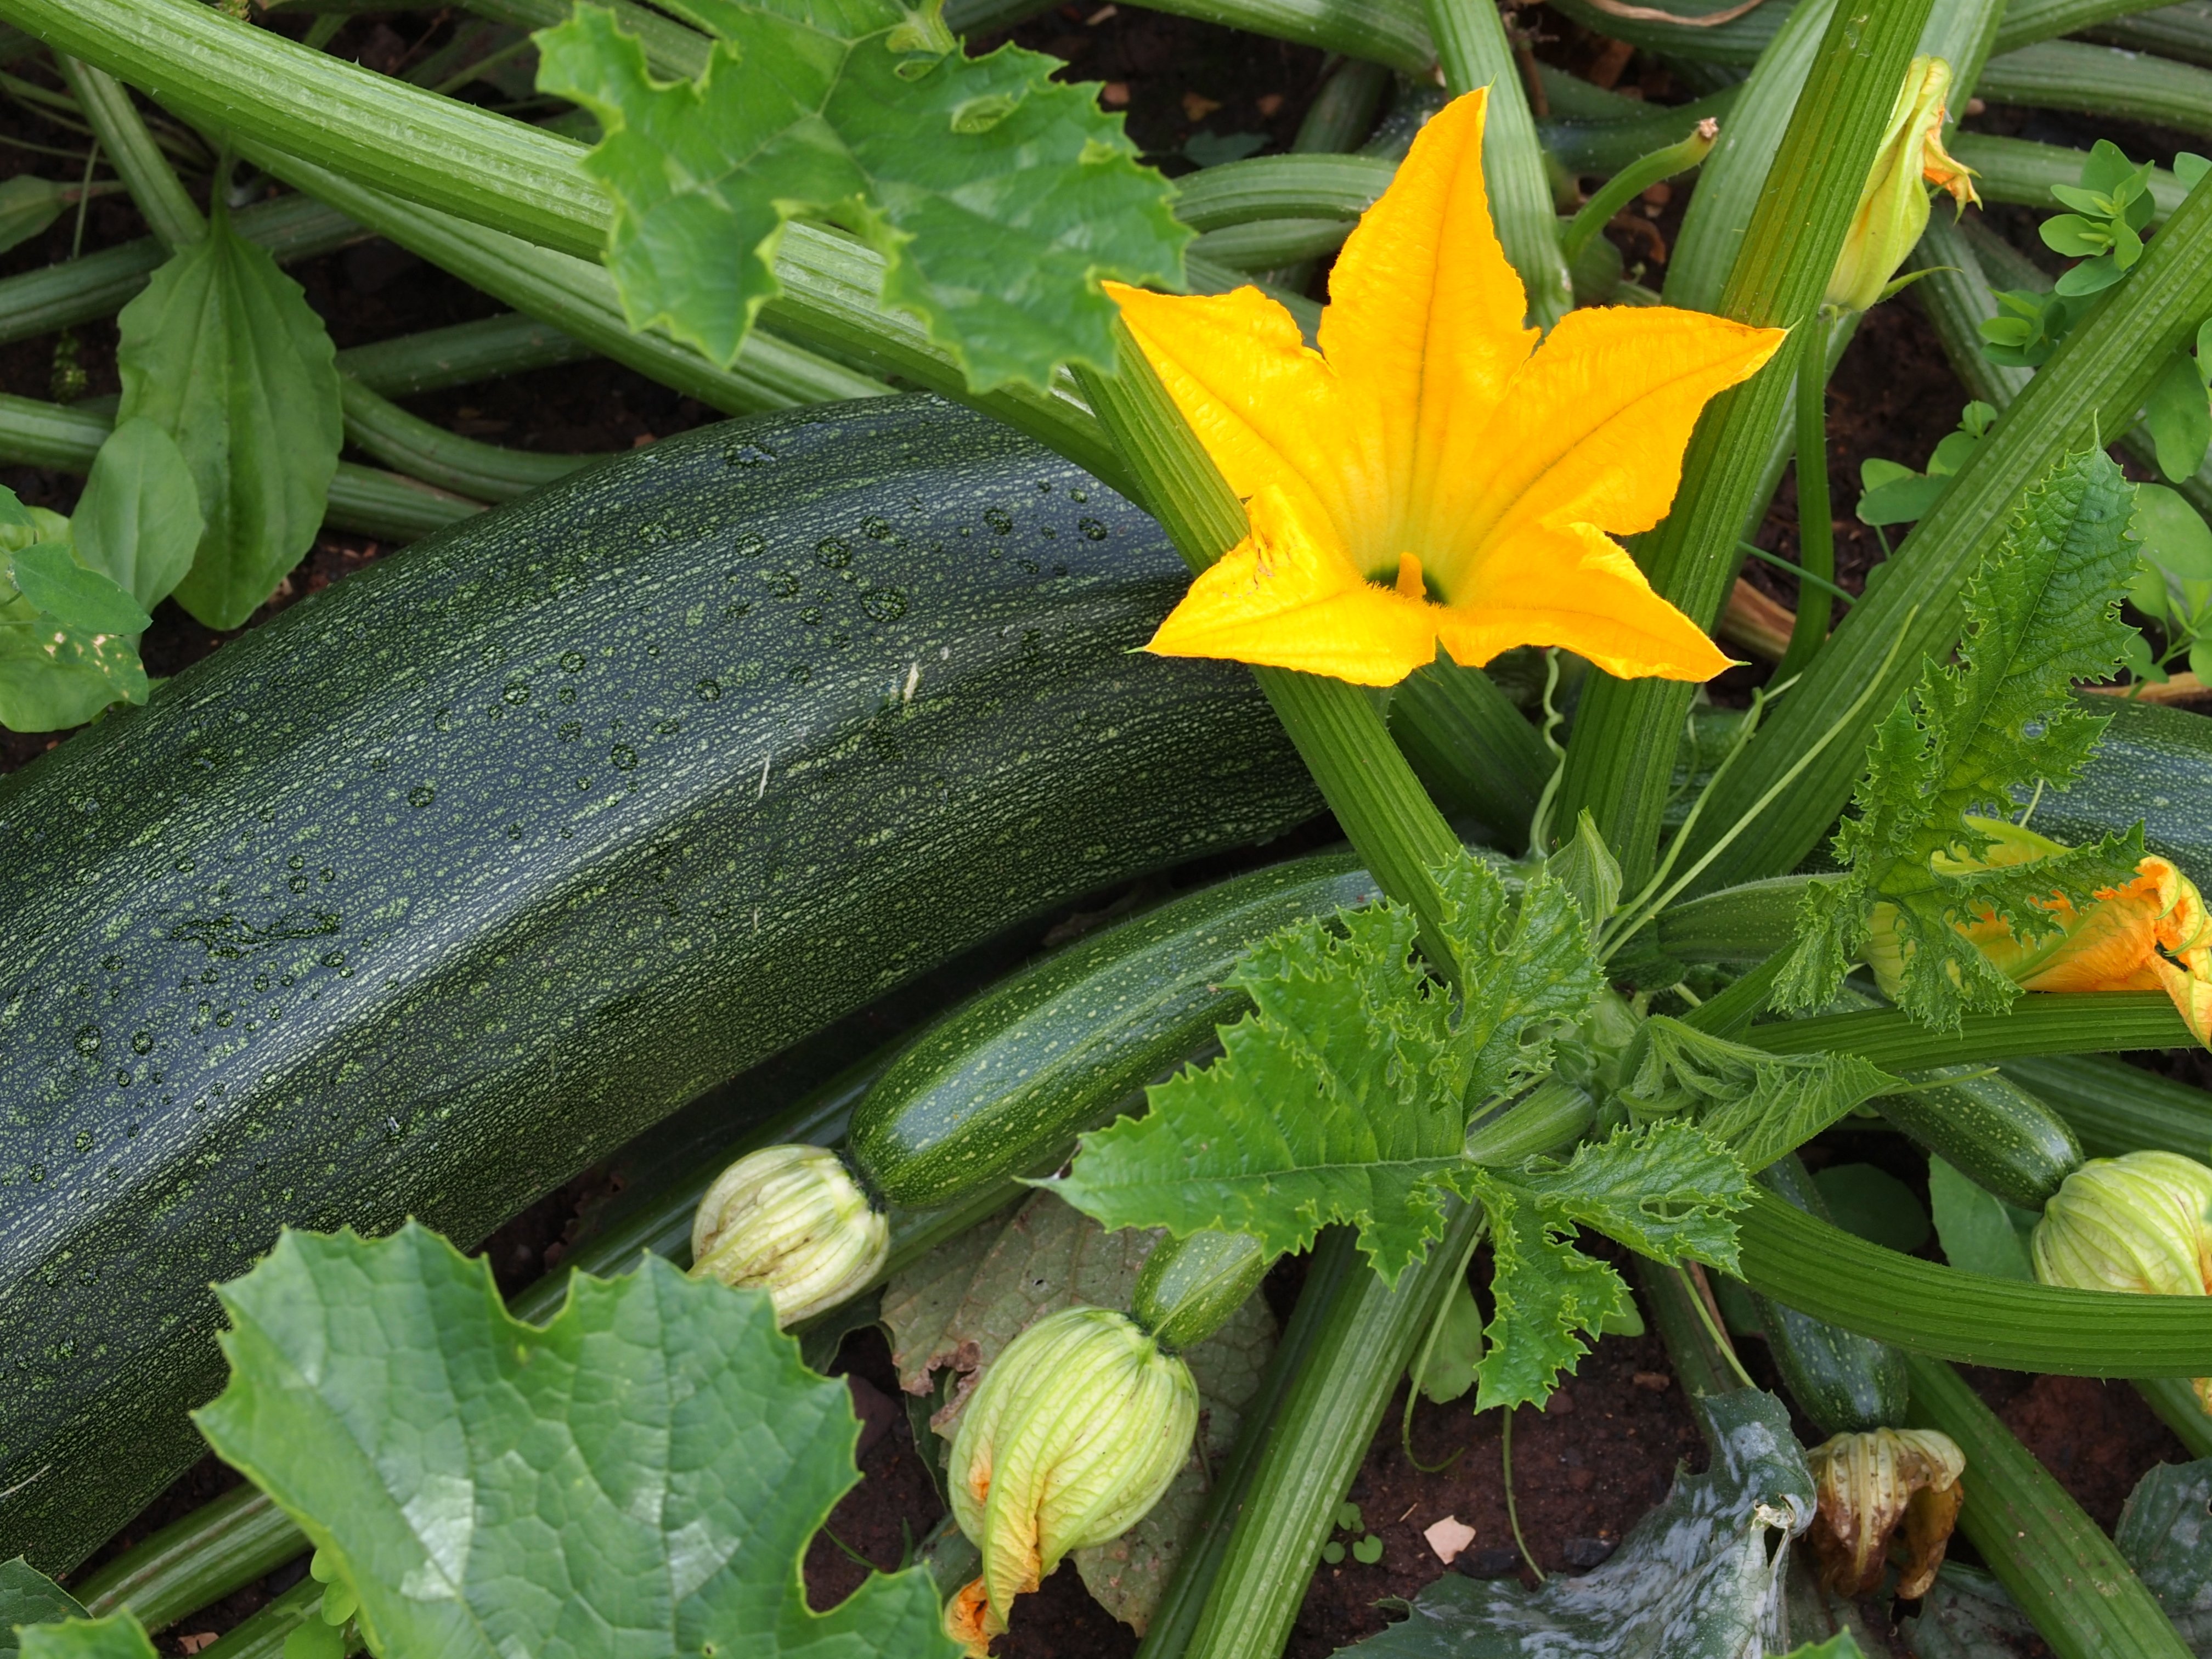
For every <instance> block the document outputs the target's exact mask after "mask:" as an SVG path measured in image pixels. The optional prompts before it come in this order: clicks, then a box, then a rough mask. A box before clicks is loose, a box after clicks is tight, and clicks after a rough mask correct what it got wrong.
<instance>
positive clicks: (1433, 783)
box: [1390, 655, 1553, 849]
mask: <svg viewBox="0 0 2212 1659" xmlns="http://www.w3.org/2000/svg"><path fill="white" fill-rule="evenodd" d="M1390 733H1391V735H1392V736H1393V737H1395V738H1397V740H1398V746H1399V747H1400V748H1401V749H1402V750H1405V751H1406V758H1407V760H1408V761H1410V762H1411V763H1413V770H1414V772H1415V774H1416V775H1419V778H1420V780H1421V781H1422V782H1423V783H1424V784H1425V785H1426V786H1427V787H1428V791H1429V793H1430V794H1431V796H1433V797H1434V798H1435V799H1436V802H1437V805H1439V806H1441V807H1442V808H1443V810H1444V811H1446V812H1448V813H1451V814H1453V815H1455V816H1456V815H1458V814H1461V813H1467V814H1470V815H1472V816H1473V817H1476V818H1479V819H1480V820H1481V821H1482V823H1484V824H1485V825H1486V826H1487V827H1488V828H1489V829H1490V830H1491V832H1492V833H1491V836H1490V837H1489V838H1490V840H1491V841H1492V842H1493V844H1495V845H1498V846H1500V847H1505V848H1516V849H1517V848H1519V847H1520V846H1521V845H1522V842H1524V841H1525V840H1526V838H1527V836H1528V821H1529V819H1530V817H1533V816H1534V813H1535V811H1536V802H1537V800H1538V799H1539V798H1540V797H1541V795H1542V794H1543V793H1544V785H1545V782H1546V781H1547V780H1548V779H1549V778H1550V777H1551V775H1552V766H1553V759H1552V753H1551V751H1550V750H1547V749H1546V748H1545V747H1544V740H1543V739H1542V738H1540V737H1538V736H1537V735H1536V728H1535V727H1534V726H1531V725H1530V724H1529V723H1528V719H1527V717H1526V716H1524V715H1523V714H1522V713H1521V710H1520V709H1519V708H1517V707H1516V706H1515V704H1514V702H1513V700H1512V699H1511V698H1510V697H1508V696H1506V695H1505V694H1504V692H1503V691H1501V690H1498V686H1497V684H1496V683H1495V682H1494V681H1492V679H1491V678H1490V676H1489V675H1487V674H1486V673H1484V672H1483V671H1482V670H1480V668H1462V667H1461V666H1460V665H1458V664H1457V663H1455V662H1453V661H1452V660H1451V659H1449V657H1446V656H1442V655H1439V656H1438V658H1437V660H1436V661H1434V662H1432V663H1431V664H1430V665H1428V666H1427V667H1426V668H1422V669H1417V670H1416V671H1414V672H1413V673H1412V674H1411V675H1409V676H1407V678H1405V679H1404V680H1402V681H1401V682H1400V683H1399V685H1398V689H1397V690H1396V691H1395V693H1393V694H1392V696H1391V698H1390Z"/></svg>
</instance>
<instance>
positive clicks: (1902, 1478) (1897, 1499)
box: [1805, 1429, 1966, 1601]
mask: <svg viewBox="0 0 2212 1659" xmlns="http://www.w3.org/2000/svg"><path fill="white" fill-rule="evenodd" d="M1805 1465H1806V1467H1807V1468H1808V1469H1810V1470H1811V1471H1812V1474H1813V1484H1814V1488H1815V1490H1816V1491H1817V1492H1819V1494H1820V1506H1819V1508H1818V1510H1816V1511H1815V1512H1814V1518H1813V1530H1812V1535H1811V1540H1810V1541H1811V1543H1812V1546H1813V1557H1814V1560H1815V1561H1817V1562H1818V1563H1819V1564H1820V1582H1821V1583H1823V1584H1825V1585H1826V1587H1827V1588H1828V1589H1830V1590H1832V1591H1833V1592H1834V1593H1835V1594H1837V1595H1846V1596H1857V1595H1872V1594H1873V1593H1874V1592H1875V1590H1877V1589H1880V1588H1881V1575H1882V1569H1883V1567H1884V1566H1885V1565H1886V1564H1887V1562H1888V1559H1889V1547H1890V1542H1891V1540H1892V1539H1893V1538H1894V1537H1895V1536H1896V1534H1897V1531H1898V1528H1899V1526H1900V1525H1902V1526H1903V1528H1904V1530H1905V1537H1904V1544H1905V1551H1904V1555H1905V1559H1903V1561H1901V1562H1900V1563H1899V1569H1898V1580H1897V1593H1898V1595H1900V1596H1903V1597H1905V1599H1906V1600H1908V1601H1909V1600H1911V1599H1912V1598H1913V1597H1915V1596H1919V1595H1926V1594H1927V1592H1928V1587H1929V1585H1930V1584H1932V1583H1935V1582H1936V1569H1937V1568H1939V1567H1941V1566H1942V1565H1943V1553H1944V1551H1945V1550H1946V1549H1947V1548H1948V1547H1949V1544H1950V1541H1951V1528H1953V1526H1954V1525H1955V1524H1956V1523H1957V1522H1958V1519H1959V1508H1960V1505H1961V1504H1964V1503H1965V1502H1966V1486H1964V1485H1963V1484H1962V1483H1961V1481H1960V1478H1959V1477H1960V1475H1961V1474H1964V1473H1965V1472H1966V1454H1964V1453H1963V1452H1961V1451H1960V1449H1959V1447H1958V1443H1957V1442H1956V1441H1954V1440H1953V1439H1952V1438H1951V1437H1950V1436H1948V1435H1947V1434H1939V1433H1937V1432H1936V1431H1935V1430H1933V1429H1875V1430H1874V1431H1871V1432H1870V1433H1866V1434H1839V1435H1837V1436H1836V1437H1834V1438H1832V1439H1831V1440H1826V1441H1823V1442H1822V1443H1820V1445H1817V1446H1815V1447H1814V1448H1813V1449H1812V1450H1810V1451H1808V1452H1807V1453H1806V1454H1805Z"/></svg>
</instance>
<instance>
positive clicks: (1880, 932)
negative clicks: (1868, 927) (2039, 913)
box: [1866, 817, 2212, 1048]
mask: <svg viewBox="0 0 2212 1659" xmlns="http://www.w3.org/2000/svg"><path fill="white" fill-rule="evenodd" d="M1966 822H1967V823H1968V824H1969V825H1970V826H1971V827H1972V828H1973V829H1976V830H1978V831H1979V832H1980V833H1981V834H1983V835H1984V836H1989V837H1990V842H1991V845H1990V847H1989V848H1988V849H1987V850H1986V851H1985V852H1984V854H1982V856H1981V857H1979V858H1951V857H1946V856H1943V855H1941V854H1939V855H1938V856H1937V858H1936V860H1935V867H1936V869H1937V871H1938V872H1942V873H1947V874H1962V873H1965V872H1970V871H1974V870H1987V869H1994V868H1997V867H2000V866H2010V865H2021V864H2030V863H2033V862H2034V861H2035V860H2038V859H2042V858H2048V857H2051V855H2053V854H2058V853H2063V852H2065V851H2066V850H2068V849H2067V848H2065V847H2064V846H2063V844H2061V843H2060V842H2055V841H2052V840H2051V839H2050V838H2049V837H2048V836H2039V835H2037V834H2036V833H2035V832H2034V831H2033V830H2032V829H2021V827H2020V826H2018V825H2017V824H2011V823H2005V822H2003V821H2002V819H1996V818H1974V817H1970V818H1968V819H1967V820H1966ZM2040 908H2042V909H2043V911H2044V913H2045V915H2046V916H2048V917H2049V919H2050V922H2051V927H2052V931H2051V932H2050V933H2045V934H2043V935H2041V936H2040V937H2039V938H2037V939H2035V940H2034V941H2033V943H2028V942H2024V941H2022V940H2021V939H2019V938H2017V937H2015V934H2014V933H2013V930H2012V929H2011V927H2008V925H2007V924H2006V923H2005V922H2003V921H2001V920H1999V919H1997V918H1996V917H1995V916H1992V915H1987V914H1986V913H1985V914H1984V915H1983V916H1982V917H1981V918H1980V919H1979V920H1978V921H1972V922H1964V923H1960V924H1959V925H1958V931H1959V932H1960V933H1961V934H1963V935H1965V937H1966V939H1970V940H1972V943H1973V945H1974V947H1975V948H1976V949H1977V950H1978V951H1980V952H1981V953H1982V955H1983V956H1984V957H1986V958H1988V960H1989V961H1990V963H1991V964H1992V965H1993V966H1994V967H1996V969H1997V971H1998V972H2000V973H2002V975H2004V976H2005V977H2006V978H2007V979H2009V980H2010V981H2012V982H2013V983H2014V984H2015V985H2018V986H2020V987H2021V988H2022V989H2024V990H2029V991H2163V992H2165V993H2166V995H2167V996H2168V997H2169V998H2171V999H2172V1002H2173V1006H2174V1009H2175V1011H2176V1012H2178V1013H2179V1014H2180V1016H2181V1018H2182V1023H2183V1024H2185V1025H2187V1026H2188V1027H2189V1030H2190V1031H2191V1034H2192V1035H2193V1036H2195V1037H2196V1038H2197V1041H2198V1042H2201V1043H2203V1044H2204V1045H2205V1046H2206V1047H2207V1048H2212V916H2208V915H2207V913H2206V911H2205V908H2204V899H2203V895H2202V894H2200V893H2199V892H2198V891H2197V884H2195V883H2194V882H2192V881H2191V880H2190V879H2189V878H2188V877H2187V876H2185V875H2184V874H2182V873H2181V872H2180V871H2179V869H2178V868H2176V867H2175V866H2174V865H2173V864H2172V862H2170V861H2169V860H2166V859H2162V858H2159V857H2156V856H2152V857H2149V858H2146V859H2144V860H2142V862H2141V863H2139V864H2137V865H2136V877H2135V879H2134V880H2132V881H2130V882H2129V883H2128V884H2126V885H2125V886H2124V887H2107V888H2102V889H2100V890H2098V892H2097V893H2096V894H2095V896H2094V902H2093V903H2091V904H2090V905H2088V906H2087V908H2078V907H2076V906H2075V904H2074V903H2073V902H2071V901H2070V900H2069V899H2068V898H2067V897H2066V896H2064V895H2063V894H2061V893H2058V892H2055V891H2054V892H2053V893H2052V894H2051V897H2050V898H2049V899H2048V900H2046V901H2045V902H2044V903H2043V904H2042V906H2041V907H2040ZM1896 918H1897V912H1896V910H1895V909H1894V908H1893V907H1892V906H1890V905H1888V904H1877V905H1876V906H1875V910H1874V921H1873V933H1872V937H1871V939H1869V943H1868V945H1867V951H1866V959H1867V966H1868V967H1869V968H1871V969H1874V975H1875V981H1876V982H1878V983H1879V984H1880V985H1881V988H1882V991H1883V992H1884V994H1887V995H1890V996H1894V995H1896V994H1897V991H1898V982H1899V978H1900V976H1901V975H1902V972H1903V969H1904V958H1903V956H1902V947H1901V945H1900V944H1899V935H1898V931H1897V925H1896Z"/></svg>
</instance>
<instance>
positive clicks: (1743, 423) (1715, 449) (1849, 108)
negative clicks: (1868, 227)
mask: <svg viewBox="0 0 2212 1659" xmlns="http://www.w3.org/2000/svg"><path fill="white" fill-rule="evenodd" d="M1929 9H1930V8H1929V0H1901V3H1899V4H1896V5H1894V6H1882V7H1876V8H1873V9H1872V10H1871V11H1870V12H1869V10H1867V9H1864V7H1863V3H1862V0H1840V3H1838V4H1837V5H1836V7H1835V10H1834V13H1833V15H1832V16H1831V17H1830V18H1829V20H1828V27H1827V30H1826V33H1825V34H1824V36H1823V37H1822V40H1821V45H1820V52H1819V53H1818V55H1817V57H1816V58H1815V60H1814V65H1813V69H1812V72H1811V74H1810V76H1808V80H1807V82H1806V87H1805V91H1804V94H1803V95H1802V97H1801V98H1799V100H1797V104H1796V113H1795V114H1794V115H1793V116H1792V117H1791V118H1790V125H1789V129H1788V131H1787V132H1786V133H1785V134H1784V138H1783V142H1782V149H1781V152H1780V154H1779V155H1778V156H1777V157H1776V159H1775V162H1774V166H1773V167H1772V168H1771V171H1770V172H1769V174H1768V177H1767V180H1766V186H1765V189H1764V190H1763V191H1761V193H1760V195H1759V205H1758V208H1757V210H1756V211H1755V212H1754V213H1753V216H1752V219H1751V222H1750V228H1748V229H1747V231H1746V232H1745V234H1744V242H1743V247H1742V251H1741V254H1740V255H1739V256H1738V258H1737V259H1736V261H1735V266H1734V268H1733V270H1731V272H1730V275H1729V282H1728V285H1727V288H1726V289H1725V291H1724V292H1723V295H1722V303H1721V306H1720V310H1721V311H1722V313H1723V314H1724V315H1726V316H1729V317H1733V318H1735V319H1737V320H1738V321H1741V322H1747V323H1755V324H1763V325H1777V324H1782V325H1795V324H1797V323H1800V322H1802V321H1803V320H1804V319H1806V318H1807V317H1808V316H1809V315H1810V314H1811V313H1812V312H1813V309H1814V307H1816V306H1818V305H1819V304H1820V301H1821V298H1822V296H1823V295H1824V294H1825V293H1826V289H1827V285H1828V279H1829V276H1830V275H1831V274H1832V272H1833V271H1834V270H1835V267H1836V260H1837V258H1838V254H1839V253H1840V252H1841V251H1842V248H1843V245H1844V233H1845V232H1846V230H1847V229H1848V228H1849V227H1850V220H1851V216H1852V213H1853V211H1854V210H1855V209H1856V208H1857V204H1858V197H1859V192H1860V189H1861V186H1862V185H1864V183H1865V181H1866V178H1867V175H1868V173H1869V172H1870V171H1871V170H1872V168H1873V166H1874V159H1875V150H1876V148H1877V146H1878V145H1879V143H1880V142H1881V134H1882V131H1883V130H1884V128H1885V127H1886V126H1887V123H1888V119H1889V112H1890V108H1891V106H1892V105H1893V104H1894V103H1895V101H1896V99H1897V89H1898V88H1899V85H1901V84H1902V83H1903V82H1904V79H1905V66H1906V64H1908V63H1909V62H1910V61H1911V57H1912V53H1913V50H1914V48H1915V47H1916V46H1917V45H1918V44H1919V40H1920V34H1921V29H1922V26H1923V23H1924V22H1925V21H1926V20H1927V17H1928V14H1929ZM1707 165H1708V166H1709V167H1710V166H1711V162H1708V163H1707ZM1704 188H1705V186H1704V185H1702V184H1701V185H1700V186H1699V190H1700V191H1701V192H1702V191H1703V189H1704ZM1803 349H1804V346H1803V343H1802V341H1800V342H1796V343H1793V345H1792V347H1791V349H1790V350H1789V351H1788V352H1785V353H1783V354H1781V356H1780V360H1778V362H1773V363H1770V364H1769V365H1768V366H1767V367H1766V368H1765V369H1763V370H1761V371H1760V373H1759V374H1757V375H1754V376H1753V378H1752V379H1751V380H1748V381H1747V382H1746V383H1745V384H1743V385H1742V386H1735V387H1734V388H1732V389H1730V390H1729V391H1727V392H1723V393H1721V395H1720V396H1719V397H1717V398H1714V399H1713V400H1712V402H1711V403H1710V404H1707V405H1706V407H1705V414H1704V416H1703V417H1702V418H1701V419H1700V420H1699V422H1698V427H1697V430H1696V432H1695V433H1694V434H1693V435H1692V438H1691V440H1690V444H1689V448H1688V451H1687V453H1686V454H1685V456H1684V458H1683V467H1682V477H1683V487H1682V489H1681V491H1680V494H1678V495H1677V496H1676V497H1675V501H1674V508H1673V511H1672V512H1671V513H1669V514H1668V517H1667V519H1666V520H1665V522H1664V523H1662V525H1661V526H1660V527H1659V528H1658V529H1657V530H1656V531H1655V532H1652V533H1651V534H1650V535H1648V536H1646V537H1644V538H1642V540H1641V542H1640V544H1639V545H1638V550H1637V555H1638V562H1640V563H1641V564H1642V565H1643V566H1644V572H1645V574H1647V575H1648V576H1650V579H1651V583H1652V586H1654V587H1655V588H1656V590H1657V591H1658V592H1660V593H1661V594H1662V595H1664V596H1665V597H1666V598H1668V599H1671V600H1672V601H1673V602H1674V604H1675V605H1678V606H1679V607H1680V609H1681V610H1682V611H1685V612H1686V614H1687V615H1689V616H1690V617H1692V619H1693V620H1695V621H1697V622H1698V623H1699V624H1700V625H1704V626H1710V625H1711V622H1712V620H1713V618H1714V617H1717V616H1718V615H1719V613H1720V608H1721V602H1722V600H1723V599H1724V598H1725V597H1726V595H1727V592H1728V589H1729V585H1730V584H1731V583H1732V582H1733V580H1735V568H1736V557H1737V555H1736V544H1737V542H1738V541H1739V540H1740V539H1741V535H1742V531H1743V525H1744V520H1745V519H1746V516H1747V513H1748V512H1749V510H1750V508H1751V507H1752V506H1753V501H1754V497H1755V496H1756V495H1757V492H1758V490H1759V486H1760V483H1761V482H1762V480H1763V478H1764V477H1765V472H1766V464H1767V457H1768V453H1769V450H1770V448H1771V441H1772V435H1773V434H1774V433H1775V431H1776V430H1777V429H1778V427H1779V426H1780V425H1781V423H1782V418H1783V412H1784V410H1785V409H1786V407H1787V406H1788V399H1789V398H1790V371H1791V368H1794V367H1795V364H1796V356H1797V354H1798V353H1799V352H1802V350H1803ZM1693 690H1694V688H1692V687H1691V686H1688V685H1684V684H1679V683H1676V682H1672V681H1662V680H1641V681H1620V680H1614V679H1613V678H1609V677H1607V676H1606V675H1602V674H1594V675H1593V676H1592V678H1591V680H1590V683H1589V686H1588V687H1587V688H1586V689H1585V690H1584V691H1583V705H1582V710H1581V713H1580V714H1579V716H1578V717H1577V722H1576V727H1575V732H1576V736H1575V738H1574V740H1573V741H1571V743H1570V744H1569V745H1568V749H1567V764H1566V773H1565V778H1564V780H1563V783H1562V787H1561V789H1560V792H1559V793H1560V811H1559V814H1558V816H1557V817H1556V818H1555V820H1554V822H1556V823H1560V824H1571V823H1574V822H1575V821H1576V818H1577V814H1578V813H1579V812H1580V811H1583V810H1584V809H1588V810H1589V811H1590V812H1591V814H1592V815H1593V817H1595V820H1596V823H1597V826H1598V829H1599V831H1600V833H1601V834H1602V835H1603V836H1605V839H1606V843H1607V845H1608V846H1609V847H1611V848H1613V854H1614V855H1615V856H1616V857H1617V858H1619V859H1620V864H1621V869H1622V872H1623V873H1624V875H1625V877H1626V880H1627V882H1628V884H1629V885H1630V886H1631V887H1636V886H1639V885H1641V884H1643V882H1644V880H1645V878H1647V877H1648V876H1649V875H1650V872H1651V868H1652V864H1653V860H1654V858H1655V855H1656V849H1657V845H1658V840H1659V829H1660V825H1661V822H1662V817H1663V816H1664V813H1665V809H1666V799H1667V792H1668V781H1669V777H1670V775H1671V773H1672V771H1673V768H1674V737H1675V733H1676V732H1679V731H1680V729H1681V721H1682V717H1683V715H1684V714H1685V713H1686V711H1687V709H1688V708H1689V703H1690V699H1691V696H1692V694H1693ZM1792 701H1794V700H1792ZM1844 701H1846V702H1847V701H1849V698H1848V696H1846V697H1845V698H1844ZM1738 769H1739V770H1741V764H1739V768H1738ZM1770 781H1771V780H1770ZM1753 799H1756V796H1754V797H1753ZM1740 810H1741V809H1739V811H1740ZM1706 816H1707V818H1708V819H1709V820H1710V821H1711V823H1713V826H1714V831H1715V833H1717V834H1722V833H1726V831H1727V830H1728V829H1729V826H1730V825H1731V823H1733V822H1734V818H1733V817H1731V816H1730V815H1729V814H1727V813H1725V812H1722V811H1718V810H1717V803H1716V807H1715V809H1714V810H1710V811H1708V813H1707V815H1706Z"/></svg>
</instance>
